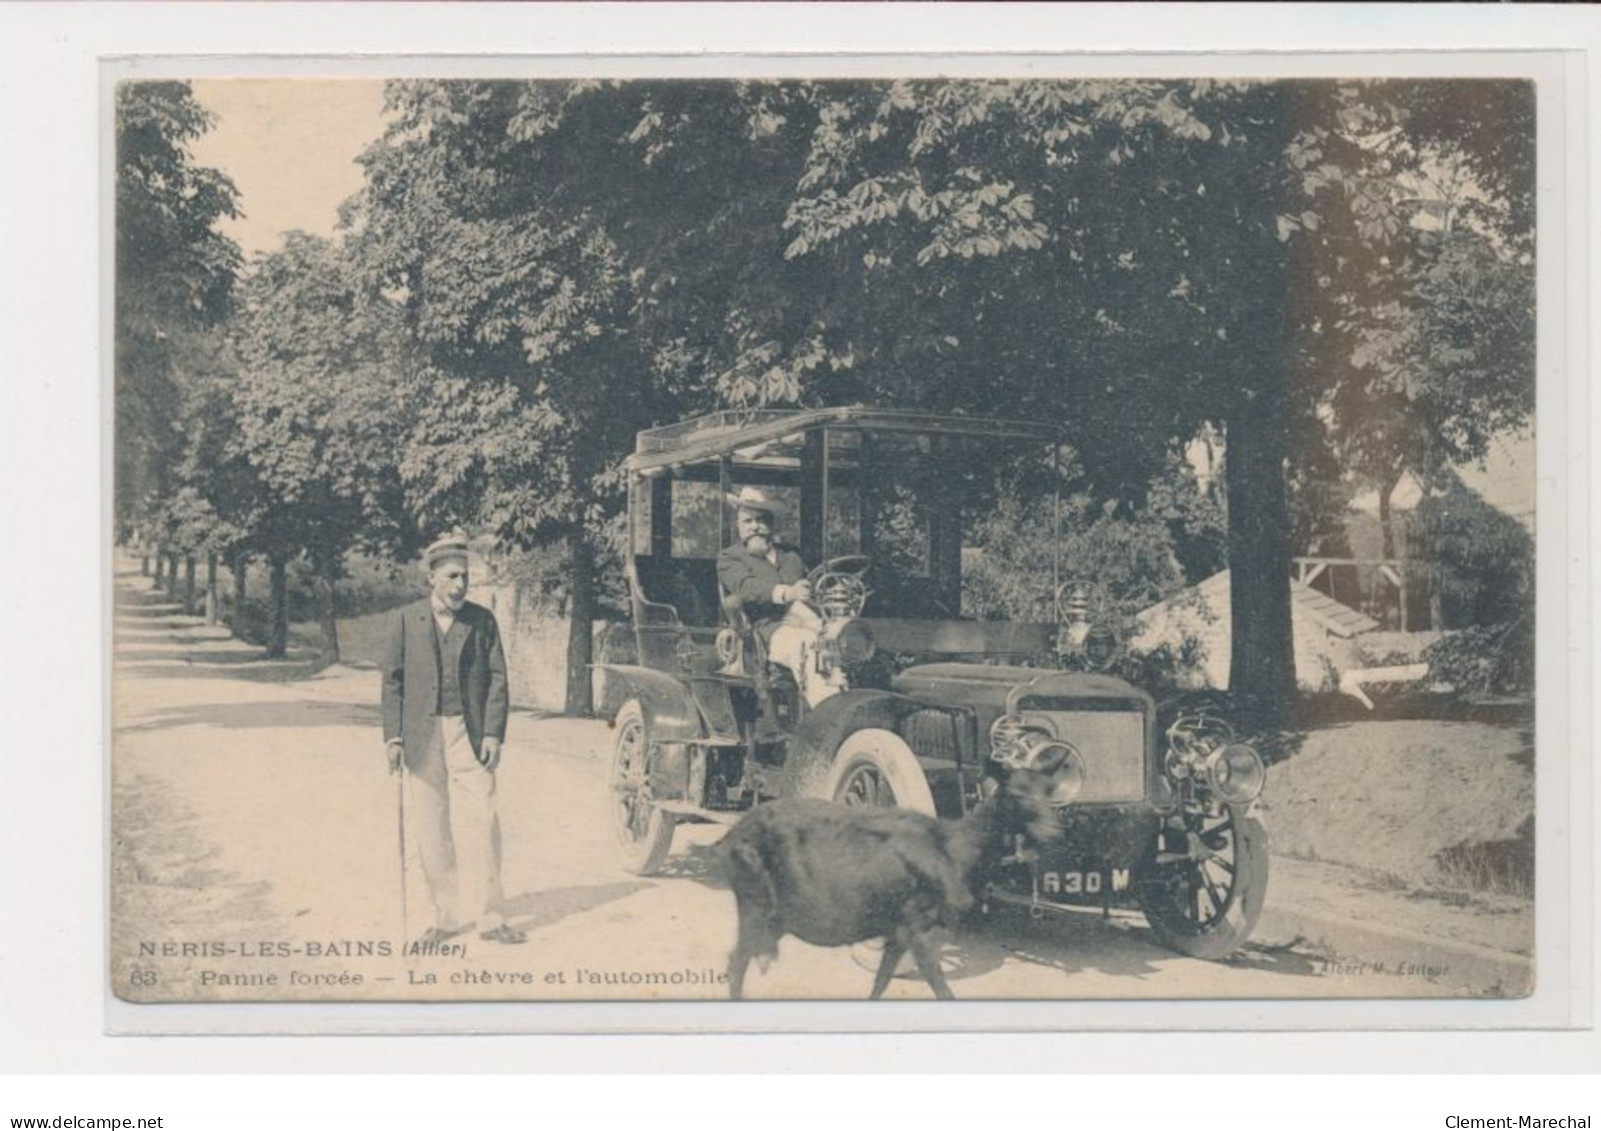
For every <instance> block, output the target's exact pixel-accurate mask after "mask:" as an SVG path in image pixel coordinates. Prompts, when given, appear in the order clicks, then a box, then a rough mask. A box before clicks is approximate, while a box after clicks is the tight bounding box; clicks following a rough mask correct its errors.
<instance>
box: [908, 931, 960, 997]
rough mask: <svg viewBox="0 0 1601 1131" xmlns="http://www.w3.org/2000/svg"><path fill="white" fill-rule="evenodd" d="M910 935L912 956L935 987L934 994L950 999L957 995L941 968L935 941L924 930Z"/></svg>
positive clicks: (929, 982)
mask: <svg viewBox="0 0 1601 1131" xmlns="http://www.w3.org/2000/svg"><path fill="white" fill-rule="evenodd" d="M910 935H911V937H910V939H908V940H907V941H908V942H909V943H910V944H911V948H912V956H913V957H914V958H916V959H917V968H918V969H919V970H921V971H922V973H923V977H925V978H927V979H928V984H929V985H930V986H932V987H933V988H934V996H935V997H937V998H941V999H943V1000H945V1001H950V1000H951V999H952V998H954V997H955V996H956V995H955V994H953V993H951V987H950V986H949V985H947V984H946V982H945V974H944V972H943V971H941V970H940V968H939V954H938V953H937V952H936V951H935V950H934V944H933V941H932V940H931V939H930V938H929V937H928V935H927V934H926V933H924V932H922V931H912V932H910Z"/></svg>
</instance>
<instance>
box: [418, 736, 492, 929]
mask: <svg viewBox="0 0 1601 1131" xmlns="http://www.w3.org/2000/svg"><path fill="white" fill-rule="evenodd" d="M433 724H434V726H433V734H432V736H431V737H430V739H429V743H428V751H427V753H426V754H425V756H424V758H423V769H422V770H420V771H419V772H417V773H413V774H408V775H406V783H407V786H408V788H409V791H410V792H409V794H408V797H407V808H408V810H409V813H408V816H409V817H410V824H411V829H410V830H409V832H410V835H411V836H412V837H413V839H414V842H415V844H416V846H417V855H418V858H419V859H420V860H421V861H422V870H423V875H424V876H425V877H426V878H427V880H428V893H429V896H430V898H431V899H432V901H433V905H434V924H435V926H438V927H443V928H445V929H447V930H454V929H466V928H467V927H468V926H470V925H472V924H473V923H477V924H478V926H479V928H480V929H481V930H488V929H490V928H493V927H498V926H500V925H501V924H502V923H504V922H505V917H504V915H503V913H502V911H501V900H502V896H501V889H500V818H499V817H498V816H497V815H496V812H495V775H494V774H493V773H491V772H490V771H488V770H486V769H484V767H483V766H482V765H481V764H479V761H478V759H477V757H476V756H475V755H474V754H473V746H472V741H471V739H469V738H468V737H467V724H466V723H465V722H464V721H463V720H462V719H461V717H460V716H454V717H450V718H436V719H434V720H433Z"/></svg>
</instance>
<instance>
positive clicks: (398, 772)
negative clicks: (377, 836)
mask: <svg viewBox="0 0 1601 1131" xmlns="http://www.w3.org/2000/svg"><path fill="white" fill-rule="evenodd" d="M395 800H396V802H397V804H396V806H395V813H396V814H397V816H396V820H395V827H396V828H397V829H398V831H399V833H400V949H401V953H402V954H404V953H406V948H407V947H409V946H410V945H411V916H410V914H409V913H408V911H407V906H406V887H407V885H406V759H405V757H404V756H402V757H401V759H400V765H399V766H398V767H396V769H395Z"/></svg>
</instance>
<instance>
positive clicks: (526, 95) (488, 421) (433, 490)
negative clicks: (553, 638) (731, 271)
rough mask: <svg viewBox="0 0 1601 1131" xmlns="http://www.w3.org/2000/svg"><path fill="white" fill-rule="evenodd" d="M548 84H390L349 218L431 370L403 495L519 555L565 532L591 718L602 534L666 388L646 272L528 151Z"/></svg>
mask: <svg viewBox="0 0 1601 1131" xmlns="http://www.w3.org/2000/svg"><path fill="white" fill-rule="evenodd" d="M541 89H542V88H538V87H533V86H528V85H524V84H505V83H436V82H401V83H392V84H391V85H390V87H389V94H388V105H389V108H390V111H391V113H392V115H393V117H392V120H391V123H390V126H389V127H388V129H387V130H386V133H385V137H384V139H383V140H382V141H381V142H380V143H379V144H378V145H376V146H374V147H373V148H372V149H371V150H369V152H368V153H367V155H366V156H365V158H364V160H365V163H366V166H367V172H368V184H367V187H366V189H365V190H364V192H363V193H362V195H361V197H360V198H359V200H358V201H356V202H355V203H354V204H353V205H352V208H351V211H350V224H351V227H352V231H353V236H352V243H353V245H354V246H355V247H356V249H357V251H358V255H359V257H360V261H361V262H362V264H363V265H364V269H365V270H366V271H368V272H369V273H370V275H371V277H372V278H373V279H375V280H376V281H377V282H378V285H380V286H381V287H383V288H385V289H386V290H388V291H389V292H390V293H394V294H396V295H399V296H400V299H399V302H400V316H401V319H402V325H403V328H404V333H405V335H406V339H407V341H408V342H409V344H410V345H411V346H412V347H413V348H415V350H416V351H417V356H418V358H419V362H420V365H421V369H420V370H419V381H420V387H419V388H418V391H417V395H416V398H415V400H414V402H413V403H414V406H415V412H416V417H415V419H416V426H415V428H414V429H412V431H411V433H410V434H409V435H408V436H406V437H404V438H403V440H402V456H401V462H400V471H401V478H402V482H403V485H404V488H405V492H406V499H407V505H408V507H409V509H410V511H411V513H412V514H414V515H415V516H416V518H417V521H419V522H420V523H422V524H424V525H435V524H443V523H458V522H459V523H465V524H471V525H478V526H487V527H488V528H489V529H490V530H492V531H493V533H494V534H495V536H496V537H497V539H498V540H499V542H500V544H501V545H503V546H507V547H520V548H531V547H535V546H539V545H543V544H548V543H551V542H558V541H559V542H563V543H565V544H566V546H567V550H568V565H569V570H568V572H569V580H570V586H571V588H570V592H569V594H568V598H569V599H568V611H569V616H570V618H571V624H572V627H571V636H570V639H569V647H568V664H567V667H568V688H567V710H568V712H569V713H571V714H589V713H592V710H593V704H592V701H591V691H590V680H589V664H590V660H591V640H592V635H591V633H592V623H593V619H594V616H595V574H596V570H597V565H596V560H597V545H598V539H599V537H600V534H601V531H602V529H603V527H604V525H605V523H606V520H607V518H608V516H609V515H610V514H613V513H615V511H616V509H617V506H618V503H619V502H620V498H621V492H620V491H619V490H618V487H619V485H620V480H619V479H618V477H617V472H616V465H617V461H618V459H619V457H620V456H621V455H622V454H623V453H626V452H627V451H628V450H629V448H630V447H631V446H632V441H633V435H634V433H635V432H636V431H637V430H638V429H639V428H641V427H644V426H646V425H647V424H650V423H653V422H655V420H656V418H657V417H658V415H659V414H660V413H661V411H662V409H661V405H662V397H661V396H660V395H658V393H659V390H660V389H661V387H662V386H663V384H665V381H664V378H663V363H662V359H661V358H660V357H659V356H658V357H656V358H653V357H652V356H651V353H650V351H649V348H648V342H647V339H645V338H644V337H642V336H641V335H640V334H638V333H637V332H636V326H635V321H634V317H633V315H634V312H635V311H637V309H638V308H639V306H640V304H641V303H642V302H644V301H646V299H645V296H644V295H643V294H642V292H641V290H640V288H639V285H638V275H637V273H636V271H635V269H634V268H633V267H632V265H631V264H630V263H629V262H628V259H627V257H626V256H625V254H624V252H623V250H622V249H621V247H620V246H619V244H618V241H617V240H616V239H615V238H614V235H613V232H612V231H611V230H609V229H608V228H607V226H606V225H605V224H604V223H602V222H601V221H600V220H599V219H598V218H597V216H596V215H595V214H594V213H593V212H592V211H591V210H590V209H588V208H586V207H584V206H583V204H582V203H581V202H579V203H574V202H571V201H570V200H568V199H567V195H568V193H569V192H570V187H569V186H568V185H567V184H566V183H565V178H564V175H563V170H564V169H566V168H569V167H570V166H567V165H563V166H560V167H553V166H552V165H550V164H548V163H541V162H540V161H537V160H535V159H534V158H533V156H532V155H531V154H530V152H529V149H530V147H531V146H532V145H533V144H534V142H533V139H532V137H531V131H532V129H533V127H532V126H531V124H530V120H529V117H528V116H529V115H530V114H532V113H533V112H534V108H535V101H534V100H533V99H532V95H533V94H534V93H535V92H537V91H538V90H541ZM588 144H589V145H590V146H591V147H592V148H593V147H595V146H597V145H598V146H602V147H604V146H605V145H609V144H610V143H609V139H604V138H599V137H596V138H593V139H591V140H590V141H589V143H588Z"/></svg>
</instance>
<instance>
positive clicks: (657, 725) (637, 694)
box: [596, 664, 706, 742]
mask: <svg viewBox="0 0 1601 1131" xmlns="http://www.w3.org/2000/svg"><path fill="white" fill-rule="evenodd" d="M596 666H597V667H599V668H601V669H602V670H603V671H605V672H607V673H609V674H611V675H614V676H616V677H617V678H619V679H621V680H623V682H625V683H626V684H627V685H628V698H630V699H637V700H639V709H640V711H642V712H643V713H644V716H645V727H646V730H647V731H649V733H650V737H651V739H652V740H654V741H656V742H697V741H699V740H700V739H702V738H704V737H705V736H706V726H705V723H704V722H703V721H702V719H701V715H700V708H699V707H697V706H695V696H694V695H693V694H692V693H691V692H690V690H689V688H688V687H686V686H685V685H684V683H683V681H681V680H677V679H674V678H673V677H672V676H670V675H666V674H664V673H662V672H659V671H656V670H655V669H653V668H644V667H638V666H636V665H634V664H599V665H596Z"/></svg>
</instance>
